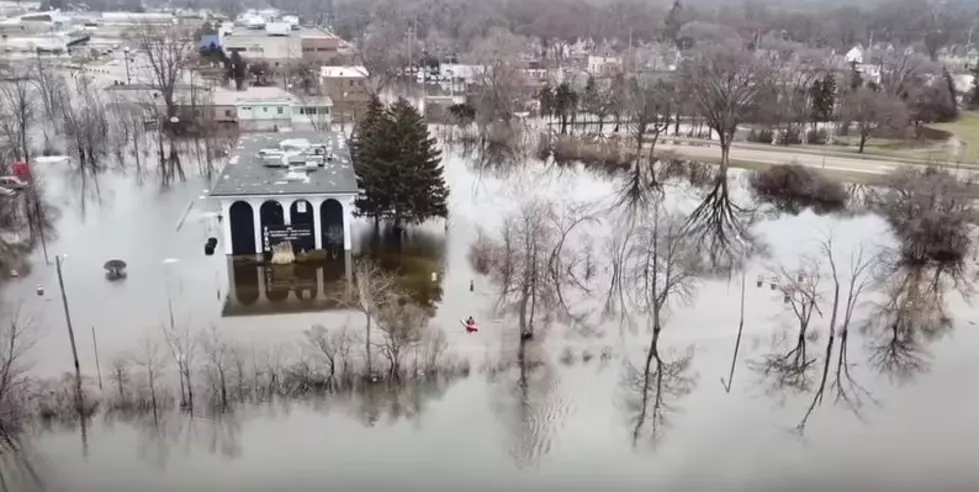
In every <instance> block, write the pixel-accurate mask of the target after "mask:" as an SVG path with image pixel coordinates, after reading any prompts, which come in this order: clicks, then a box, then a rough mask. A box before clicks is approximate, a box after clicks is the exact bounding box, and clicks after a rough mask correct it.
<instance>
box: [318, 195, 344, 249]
mask: <svg viewBox="0 0 979 492" xmlns="http://www.w3.org/2000/svg"><path fill="white" fill-rule="evenodd" d="M320 223H321V225H322V229H321V231H322V234H323V249H325V250H327V251H330V252H332V253H338V252H340V251H343V239H344V238H343V205H341V204H340V202H338V201H336V200H334V199H332V198H330V199H328V200H325V201H324V202H323V204H322V205H320Z"/></svg>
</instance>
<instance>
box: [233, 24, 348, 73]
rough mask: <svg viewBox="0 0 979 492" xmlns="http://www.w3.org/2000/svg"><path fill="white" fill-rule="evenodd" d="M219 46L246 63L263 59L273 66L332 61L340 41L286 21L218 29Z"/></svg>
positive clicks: (339, 46) (330, 35) (320, 31)
mask: <svg viewBox="0 0 979 492" xmlns="http://www.w3.org/2000/svg"><path fill="white" fill-rule="evenodd" d="M219 35H220V42H219V45H220V46H221V47H222V48H223V49H224V50H225V52H227V53H228V54H230V53H231V52H234V51H237V52H238V53H240V54H241V56H243V57H245V58H247V59H250V60H264V61H267V62H269V63H270V64H272V65H273V66H278V65H286V64H289V65H291V64H294V63H312V64H317V65H321V64H324V63H331V62H333V61H334V60H335V59H336V58H337V56H338V55H339V53H340V48H341V44H342V43H341V40H340V38H338V37H336V36H334V35H332V34H329V33H326V32H324V31H322V30H319V29H312V28H304V27H299V26H298V25H291V24H289V23H288V22H265V23H263V24H262V25H261V27H259V28H244V27H235V28H233V29H231V30H230V32H229V31H228V30H227V29H225V28H224V27H222V28H221V29H219Z"/></svg>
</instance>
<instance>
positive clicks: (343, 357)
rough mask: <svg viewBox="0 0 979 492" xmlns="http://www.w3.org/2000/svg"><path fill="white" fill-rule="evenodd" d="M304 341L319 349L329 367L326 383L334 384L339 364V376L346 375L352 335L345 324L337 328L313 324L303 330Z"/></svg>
mask: <svg viewBox="0 0 979 492" xmlns="http://www.w3.org/2000/svg"><path fill="white" fill-rule="evenodd" d="M304 335H305V336H306V341H307V342H309V344H310V345H312V346H313V348H315V349H316V350H318V351H319V355H321V356H323V358H324V359H325V360H326V364H327V366H328V368H329V372H328V374H327V382H328V383H327V384H330V385H332V384H334V381H335V379H334V378H335V376H336V373H337V366H338V365H339V366H340V370H341V371H342V372H341V376H342V377H344V378H345V377H348V376H349V375H348V374H347V367H346V366H347V364H349V355H350V349H351V347H352V345H353V337H352V334H351V333H350V332H349V330H348V328H347V325H343V327H342V328H340V329H338V330H333V331H330V330H327V329H326V328H325V327H324V326H323V325H313V327H312V328H310V329H309V330H306V331H305V332H304Z"/></svg>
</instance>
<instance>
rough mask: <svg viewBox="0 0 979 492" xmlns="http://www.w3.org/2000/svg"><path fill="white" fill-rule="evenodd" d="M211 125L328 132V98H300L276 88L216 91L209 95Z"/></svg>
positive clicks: (330, 111)
mask: <svg viewBox="0 0 979 492" xmlns="http://www.w3.org/2000/svg"><path fill="white" fill-rule="evenodd" d="M211 106H212V107H213V111H214V121H216V122H219V123H226V124H235V125H237V126H238V128H239V129H240V130H243V131H270V130H272V131H276V130H282V129H286V128H290V129H312V130H323V129H328V128H330V126H331V125H332V122H333V102H332V101H331V100H330V98H329V97H318V98H303V99H300V98H299V97H297V96H295V95H293V94H291V93H289V92H287V91H286V90H285V89H282V88H280V87H248V88H246V89H244V90H240V91H239V90H232V89H225V88H223V87H216V88H215V89H214V90H213V92H212V93H211Z"/></svg>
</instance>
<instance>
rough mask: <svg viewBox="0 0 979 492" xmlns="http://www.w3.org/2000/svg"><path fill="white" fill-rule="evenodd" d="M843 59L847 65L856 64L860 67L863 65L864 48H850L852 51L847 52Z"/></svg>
mask: <svg viewBox="0 0 979 492" xmlns="http://www.w3.org/2000/svg"><path fill="white" fill-rule="evenodd" d="M843 58H844V59H845V60H846V62H847V63H856V64H858V65H859V64H861V63H863V48H861V47H859V46H854V47H852V48H850V51H847V52H846V55H844V56H843Z"/></svg>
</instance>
